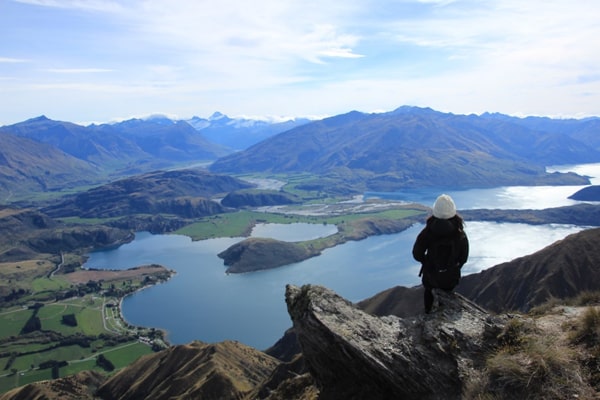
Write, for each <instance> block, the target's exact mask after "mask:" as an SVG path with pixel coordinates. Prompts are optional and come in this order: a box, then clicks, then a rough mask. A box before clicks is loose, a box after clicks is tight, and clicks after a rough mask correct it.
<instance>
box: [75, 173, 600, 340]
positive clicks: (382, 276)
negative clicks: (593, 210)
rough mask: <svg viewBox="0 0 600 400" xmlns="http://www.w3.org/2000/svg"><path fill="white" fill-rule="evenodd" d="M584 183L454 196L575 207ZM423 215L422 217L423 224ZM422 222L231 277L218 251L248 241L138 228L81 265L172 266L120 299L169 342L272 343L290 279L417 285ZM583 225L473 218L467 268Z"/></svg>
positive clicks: (332, 284)
mask: <svg viewBox="0 0 600 400" xmlns="http://www.w3.org/2000/svg"><path fill="white" fill-rule="evenodd" d="M593 167H594V170H593V171H591V173H588V175H589V176H600V173H598V175H592V174H595V173H596V172H597V171H598V169H599V168H598V164H595V165H594V166H593ZM578 188H579V187H533V188H532V187H503V188H493V189H478V190H471V191H456V192H452V191H451V192H449V194H451V195H452V196H453V197H454V198H455V200H456V203H457V207H458V208H459V209H472V208H478V207H481V205H483V204H488V205H490V207H489V208H502V207H501V204H508V205H509V207H505V208H520V209H544V208H550V207H556V206H562V205H572V204H576V203H577V202H574V201H572V200H569V199H567V197H568V196H569V195H571V194H573V193H574V192H575V191H577V190H578ZM439 193H440V191H439V190H435V189H432V190H428V191H425V190H420V191H415V192H413V193H406V192H405V193H400V194H395V196H396V198H393V199H390V198H385V196H394V195H392V194H385V196H382V194H375V193H367V194H365V196H361V197H358V198H355V199H354V200H352V201H349V202H346V203H344V204H338V205H330V206H324V205H312V206H309V207H305V208H304V207H303V208H299V207H297V206H294V207H288V208H282V207H277V210H278V212H289V213H301V212H303V213H305V214H309V213H313V214H315V213H324V212H325V213H333V212H340V213H341V212H348V210H349V209H352V210H358V209H361V210H368V209H371V210H373V209H381V208H384V207H393V206H394V204H396V205H397V204H398V203H410V202H418V203H420V204H424V205H427V206H428V205H431V204H432V203H433V200H435V197H436V196H437V195H438V194H439ZM398 197H400V198H398ZM374 198H377V199H374ZM516 206H518V207H516ZM274 210H275V209H273V208H269V209H264V210H263V211H270V212H273V211H274ZM425 217H426V215H425V214H424V215H423V222H424V219H425ZM421 228H422V223H416V224H414V225H413V226H411V227H409V228H408V229H406V230H404V231H403V232H400V233H395V234H390V235H378V236H371V237H368V238H367V239H364V240H360V241H350V242H346V243H344V244H342V245H338V246H335V247H333V248H329V249H326V250H324V251H323V252H322V254H321V255H319V256H317V257H313V258H310V259H308V260H304V261H302V262H299V263H295V264H291V265H287V266H284V267H280V268H276V269H273V270H265V271H257V272H251V273H244V274H227V273H225V270H226V267H225V266H224V265H223V260H221V259H219V258H218V257H217V254H218V253H219V252H221V251H223V250H225V249H227V248H228V247H230V246H232V245H233V244H235V243H237V242H239V241H241V240H243V239H244V238H241V237H238V238H215V239H207V240H200V241H192V240H191V239H190V238H189V237H186V236H182V235H151V234H149V233H147V232H139V233H137V235H136V239H135V240H134V241H133V242H131V243H128V244H125V245H122V246H120V247H119V248H116V249H111V250H105V251H99V252H94V253H91V254H90V257H89V260H88V261H87V263H86V264H85V267H86V268H109V269H110V268H112V269H114V268H116V269H127V268H131V267H135V266H137V265H144V264H153V263H156V264H160V265H164V266H165V267H167V268H169V269H173V270H175V271H176V272H177V274H176V275H175V276H174V277H173V278H172V279H171V280H169V281H168V282H166V283H163V284H160V285H156V286H152V287H150V288H148V289H145V290H143V291H140V292H137V293H135V294H134V295H131V296H128V297H127V298H125V299H124V301H123V307H122V312H123V315H124V318H125V319H126V320H127V321H128V322H130V323H131V324H134V325H139V326H147V327H155V328H157V329H162V330H164V331H166V332H167V339H168V341H169V342H170V343H172V344H183V343H188V342H190V341H193V340H201V341H204V342H219V341H222V340H227V339H231V340H238V341H240V342H242V343H245V344H248V345H250V346H253V347H255V348H258V349H266V348H268V347H270V346H271V345H273V344H274V343H275V342H276V341H277V340H278V339H279V338H280V337H281V336H282V335H283V333H284V331H285V330H286V329H288V328H289V327H290V326H291V321H290V319H289V316H288V314H287V310H286V308H285V302H284V290H285V285H286V284H294V285H302V284H305V283H311V284H321V285H324V286H327V287H329V288H331V289H333V290H335V291H336V292H338V293H339V294H340V295H342V296H344V297H346V298H348V299H349V300H351V301H360V300H363V299H365V298H367V297H370V296H372V295H374V294H376V293H378V292H380V291H382V290H385V289H388V288H390V287H393V286H397V285H401V286H414V285H418V284H419V283H420V282H419V278H418V276H417V275H418V270H419V265H418V264H417V263H416V262H415V261H414V260H413V259H412V255H411V249H412V244H413V242H414V238H415V237H416V235H417V234H418V232H419V231H420V229H421ZM334 229H335V226H334V225H323V224H304V223H301V224H293V225H286V224H263V225H257V226H256V227H255V231H254V232H253V236H255V235H256V236H258V237H272V238H275V239H278V240H284V241H297V240H307V238H314V237H316V236H327V235H331V234H332V233H333V232H334V231H333V230H334ZM582 229H585V227H583V226H574V225H557V224H548V225H528V224H514V223H512V224H508V223H498V222H483V221H467V225H466V231H467V234H468V235H469V239H470V242H471V254H470V258H469V261H468V262H467V264H466V265H465V267H464V272H465V273H466V274H468V273H474V272H478V271H480V270H482V269H484V268H488V267H491V266H493V265H497V264H500V263H502V262H505V261H510V260H512V259H514V258H516V257H520V256H523V255H526V254H531V253H533V252H535V251H537V250H540V249H541V248H543V247H545V246H547V245H549V244H551V243H553V242H555V241H556V240H560V239H562V238H564V237H565V236H567V235H569V234H571V233H575V232H578V231H580V230H582ZM507 233H508V234H507Z"/></svg>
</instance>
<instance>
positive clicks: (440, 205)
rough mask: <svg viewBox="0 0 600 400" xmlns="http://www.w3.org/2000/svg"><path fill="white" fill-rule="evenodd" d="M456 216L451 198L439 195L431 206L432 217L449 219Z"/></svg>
mask: <svg viewBox="0 0 600 400" xmlns="http://www.w3.org/2000/svg"><path fill="white" fill-rule="evenodd" d="M455 215H456V206H455V205H454V201H453V200H452V197H450V196H448V195H447V194H442V195H440V196H439V197H438V198H437V199H436V200H435V204H434V205H433V216H434V217H436V218H440V219H449V218H452V217H454V216H455Z"/></svg>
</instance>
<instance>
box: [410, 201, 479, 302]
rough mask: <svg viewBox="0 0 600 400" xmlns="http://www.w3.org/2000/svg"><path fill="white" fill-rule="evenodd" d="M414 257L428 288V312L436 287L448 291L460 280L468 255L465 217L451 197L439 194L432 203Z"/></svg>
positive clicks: (426, 291)
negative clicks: (430, 211) (461, 214)
mask: <svg viewBox="0 0 600 400" xmlns="http://www.w3.org/2000/svg"><path fill="white" fill-rule="evenodd" d="M412 253H413V257H414V258H415V260H417V261H419V262H420V263H421V271H420V272H419V276H420V277H422V278H421V279H422V283H423V287H424V288H425V294H424V300H425V312H426V313H429V312H431V309H432V307H433V300H434V298H433V289H442V290H446V291H448V292H451V291H452V290H454V288H455V287H456V285H458V282H459V281H460V269H461V268H462V266H463V265H464V264H465V263H466V262H467V258H468V257H469V240H468V238H467V235H466V234H465V231H464V221H463V219H462V217H461V216H460V215H458V214H457V213H456V206H455V204H454V201H453V200H452V197H450V196H448V195H447V194H442V195H440V196H439V197H438V198H437V199H436V201H435V203H434V205H433V215H431V216H430V217H429V218H428V219H427V222H426V224H425V228H423V230H422V231H421V232H420V233H419V235H418V236H417V239H416V241H415V244H414V246H413V251H412Z"/></svg>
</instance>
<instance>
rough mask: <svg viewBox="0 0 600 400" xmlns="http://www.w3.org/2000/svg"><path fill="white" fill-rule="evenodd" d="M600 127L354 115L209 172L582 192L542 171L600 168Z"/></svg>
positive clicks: (226, 160)
mask: <svg viewBox="0 0 600 400" xmlns="http://www.w3.org/2000/svg"><path fill="white" fill-rule="evenodd" d="M599 128H600V120H598V119H588V120H568V121H563V120H551V119H536V118H532V119H520V118H514V117H509V116H504V115H498V114H484V115H481V116H477V115H454V114H448V113H441V112H438V111H434V110H431V109H428V108H416V107H401V108H399V109H397V110H395V111H392V112H388V113H378V114H365V113H360V112H357V111H353V112H350V113H347V114H343V115H338V116H335V117H331V118H326V119H323V120H321V121H315V122H312V123H309V124H305V125H302V126H300V127H297V128H294V129H291V130H289V131H286V132H283V133H281V134H279V135H276V136H273V137H271V138H269V139H266V140H264V141H262V142H260V143H258V144H256V145H254V146H251V147H250V148H248V149H246V150H245V151H242V152H237V153H233V154H230V155H228V156H225V157H222V158H220V159H219V160H217V161H216V162H215V163H213V164H212V165H211V166H210V169H211V170H212V171H216V172H228V173H242V172H244V173H248V172H270V173H306V172H309V173H313V174H316V175H319V176H329V177H337V178H339V179H340V180H344V181H349V180H355V181H356V182H357V184H358V182H360V183H362V184H363V188H364V189H368V190H382V191H383V190H398V189H400V188H405V187H428V186H429V187H430V186H437V187H453V188H460V187H462V188H466V187H489V186H501V185H536V184H561V183H563V184H564V183H570V184H583V181H582V180H581V179H578V178H577V177H574V176H565V175H561V174H548V173H547V172H546V170H545V167H546V166H548V165H556V164H574V163H586V162H595V161H597V160H600V137H599V136H598V135H594V134H593V132H597V131H598V129H599Z"/></svg>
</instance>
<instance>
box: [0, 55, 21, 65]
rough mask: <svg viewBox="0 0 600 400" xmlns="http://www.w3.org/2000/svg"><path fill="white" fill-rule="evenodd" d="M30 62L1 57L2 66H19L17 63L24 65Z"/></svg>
mask: <svg viewBox="0 0 600 400" xmlns="http://www.w3.org/2000/svg"><path fill="white" fill-rule="evenodd" d="M27 61H28V60H25V59H22V58H10V57H0V64H2V63H6V64H17V63H24V62H27Z"/></svg>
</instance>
